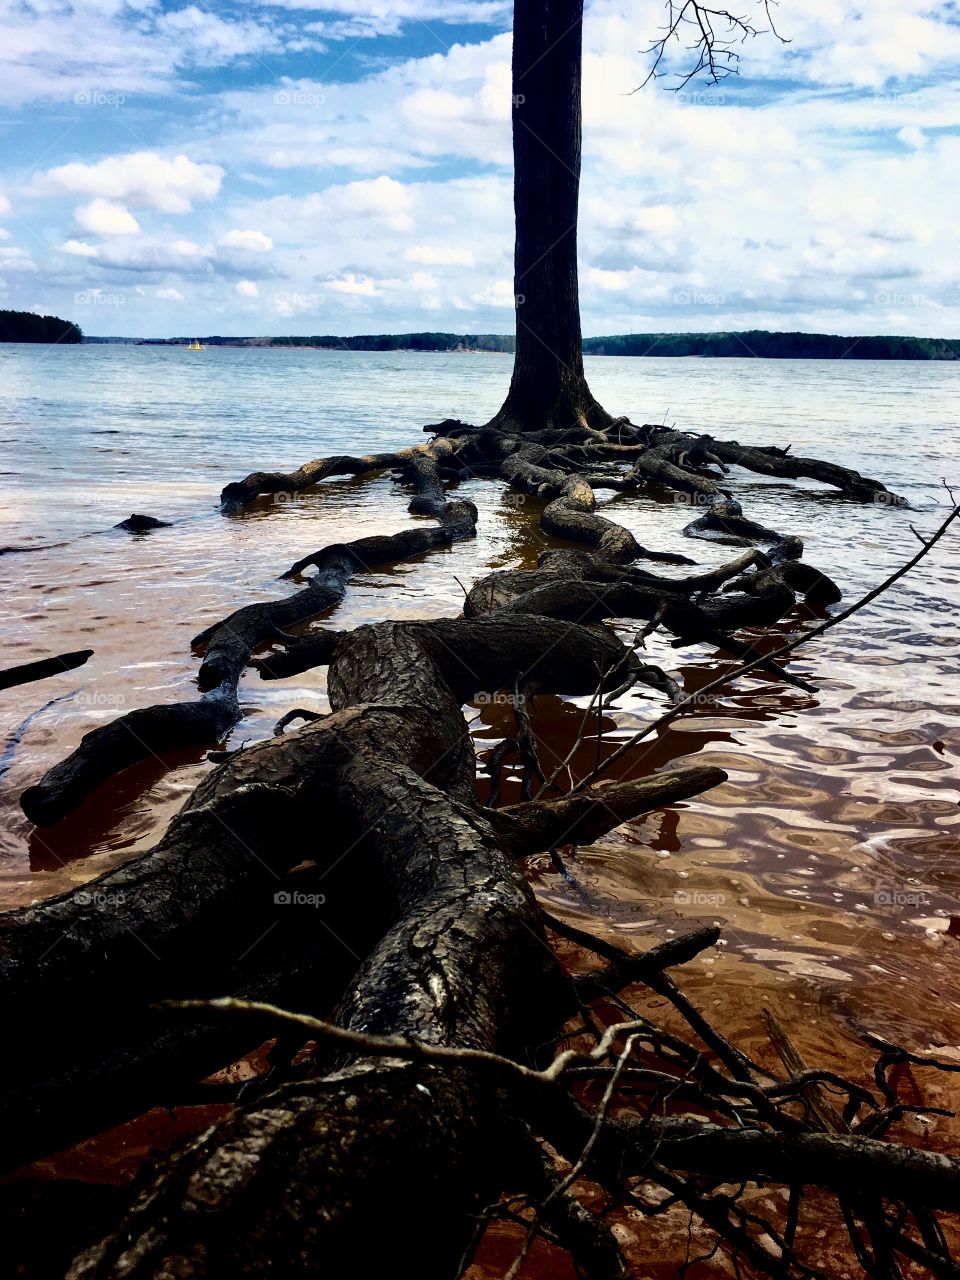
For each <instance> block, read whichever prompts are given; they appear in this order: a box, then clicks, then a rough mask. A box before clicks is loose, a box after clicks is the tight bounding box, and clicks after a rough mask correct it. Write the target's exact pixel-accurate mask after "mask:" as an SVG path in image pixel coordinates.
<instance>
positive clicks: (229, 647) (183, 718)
mask: <svg viewBox="0 0 960 1280" xmlns="http://www.w3.org/2000/svg"><path fill="white" fill-rule="evenodd" d="M432 483H433V482H432V480H431V481H430V485H431V487H432ZM424 487H425V488H426V487H427V486H426V484H425V486H424ZM414 501H419V502H420V503H421V509H422V508H423V506H424V505H426V504H429V505H430V508H431V510H430V512H429V513H428V514H437V516H438V518H439V520H440V525H439V527H438V528H436V529H433V528H414V529H404V530H402V531H401V532H400V533H396V534H393V535H391V536H389V537H371V538H360V539H358V540H357V541H356V542H348V543H338V544H336V545H334V546H331V547H326V548H324V550H322V551H318V552H315V553H314V554H313V555H310V556H307V557H305V558H304V559H303V560H301V561H298V563H297V564H295V565H293V566H292V567H291V568H290V569H289V570H288V571H287V572H286V573H285V574H284V575H283V576H284V577H285V578H289V577H293V576H295V575H297V574H298V573H300V571H301V570H302V569H304V568H306V567H307V566H308V565H311V564H312V565H316V566H317V569H318V572H317V574H316V576H315V577H313V578H312V579H311V580H310V582H309V583H308V585H307V586H306V587H304V588H302V589H301V590H300V591H297V592H295V593H294V594H293V595H289V596H285V597H283V598H282V599H279V600H272V601H268V602H266V603H263V604H252V605H247V606H246V607H245V608H243V609H238V610H237V611H236V612H235V613H232V614H231V615H230V616H229V617H228V618H226V619H224V620H223V621H222V622H218V623H215V624H214V625H213V626H211V627H208V628H207V629H206V630H205V631H202V632H201V633H200V634H199V635H198V636H196V637H195V638H194V641H193V644H194V646H196V647H199V646H202V645H206V654H205V656H204V659H203V661H202V663H201V665H200V670H199V673H198V677H197V679H198V683H199V686H200V689H201V691H203V692H202V697H200V698H199V699H197V700H196V701H193V702H179V703H160V704H157V705H154V706H151V707H141V708H138V709H136V710H134V711H130V712H127V714H126V715H123V716H120V717H119V718H118V719H116V720H113V721H111V722H110V723H109V724H107V725H104V726H103V727H101V728H98V729H92V730H91V731H90V732H89V733H87V734H84V736H83V739H82V740H81V742H80V745H79V747H77V749H76V750H75V751H74V752H73V753H72V754H71V755H69V756H67V757H66V759H64V760H62V761H60V762H59V763H57V764H55V765H54V766H53V767H52V768H51V769H49V770H48V771H47V772H46V773H45V774H44V776H43V777H42V778H41V779H40V781H39V782H38V783H36V784H35V785H34V786H32V787H29V788H28V789H27V790H26V791H25V792H24V793H23V795H22V796H21V797H20V804H21V807H22V808H23V811H24V813H25V814H26V815H27V817H28V818H29V819H30V821H31V822H34V823H36V824H37V825H38V826H50V825H52V824H53V823H55V822H58V821H59V820H60V819H61V818H62V817H64V816H65V815H66V814H68V813H70V812H71V811H72V810H73V809H75V808H76V807H77V805H79V804H80V803H81V802H82V801H83V800H84V799H85V798H86V796H87V795H89V794H90V792H91V791H93V790H94V789H95V788H96V787H98V786H101V785H102V784H103V783H104V782H105V781H106V780H107V779H108V778H111V777H113V776H114V774H116V773H119V772H120V771H121V770H123V769H126V768H128V767H129V766H130V765H131V764H135V763H136V762H137V761H138V760H144V759H147V758H148V757H149V756H158V755H162V754H163V753H164V752H166V751H171V750H173V749H175V748H177V747H184V746H193V745H201V744H203V743H208V742H209V743H211V744H212V743H215V742H219V741H220V740H221V739H222V738H223V737H224V735H225V734H226V733H227V732H228V731H229V730H230V729H231V728H232V727H233V725H234V724H236V722H237V721H238V720H239V719H240V704H239V700H238V697H237V686H238V684H239V681H240V677H241V676H242V674H243V671H244V668H245V667H246V666H247V665H248V664H249V662H250V659H251V656H252V654H253V652H254V651H255V650H256V649H257V648H260V647H261V646H263V645H265V644H266V643H267V642H268V641H270V640H271V639H273V638H274V637H275V636H276V635H277V633H278V632H282V631H283V629H284V628H286V627H290V626H294V625H296V624H297V623H299V622H305V621H306V620H307V619H308V618H312V617H315V616H316V615H317V614H319V613H322V612H324V611H326V610H328V609H331V608H333V606H334V605H336V604H339V602H340V601H341V600H342V599H343V596H344V593H345V591H346V586H347V582H348V581H349V579H350V578H351V577H352V576H353V574H354V573H355V572H356V571H357V570H358V569H369V568H372V567H373V566H374V565H377V564H380V565H382V564H389V563H392V562H394V561H397V560H403V559H407V558H410V557H413V556H417V555H421V554H423V553H424V552H426V551H429V550H431V549H432V548H434V547H444V546H449V545H450V543H452V542H455V541H457V540H459V539H461V538H469V537H472V536H473V534H474V532H475V530H476V520H477V511H476V507H474V505H473V503H471V502H461V501H455V502H449V503H447V502H446V501H445V499H443V498H442V496H441V497H440V498H438V497H437V496H436V495H435V494H433V493H432V492H431V493H426V492H424V493H418V495H417V497H416V498H415V499H414ZM411 505H412V504H411Z"/></svg>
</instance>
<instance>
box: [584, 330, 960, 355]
mask: <svg viewBox="0 0 960 1280" xmlns="http://www.w3.org/2000/svg"><path fill="white" fill-rule="evenodd" d="M583 349H584V351H585V352H586V353H587V354H588V355H594V356H740V357H741V358H742V357H744V356H747V357H749V356H757V357H760V358H761V359H767V360H957V359H960V339H956V338H902V337H872V338H869V337H868V338H844V337H840V336H838V335H837V334H832V333H770V332H769V331H768V330H766V329H749V330H747V331H746V332H745V333H627V334H620V335H615V336H613V337H609V338H587V339H586V340H585V341H584V344H583Z"/></svg>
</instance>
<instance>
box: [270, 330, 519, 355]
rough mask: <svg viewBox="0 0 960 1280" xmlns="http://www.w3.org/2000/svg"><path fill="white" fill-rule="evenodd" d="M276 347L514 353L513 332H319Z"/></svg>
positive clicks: (274, 341)
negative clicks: (344, 335) (340, 335)
mask: <svg viewBox="0 0 960 1280" xmlns="http://www.w3.org/2000/svg"><path fill="white" fill-rule="evenodd" d="M270 345H271V346H274V347H333V348H334V349H336V348H339V349H340V350H344V349H345V350H347V351H458V350H459V351H502V352H507V353H512V352H513V348H514V338H513V334H506V333H470V334H467V333H400V334H392V333H385V334H383V333H382V334H358V335H356V336H355V337H352V338H338V337H336V336H331V335H319V336H316V337H312V338H273V339H272V340H271V343H270Z"/></svg>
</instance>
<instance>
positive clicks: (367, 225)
mask: <svg viewBox="0 0 960 1280" xmlns="http://www.w3.org/2000/svg"><path fill="white" fill-rule="evenodd" d="M179 2H180V3H181V7H180V8H179V9H172V8H169V7H163V8H162V7H160V6H158V5H147V6H146V7H145V8H141V10H140V11H139V14H138V17H137V19H136V21H135V22H133V23H132V24H128V26H129V30H127V29H126V28H124V31H125V34H124V37H123V41H121V42H120V43H121V44H122V45H123V47H124V49H125V50H126V53H127V61H128V63H129V68H130V72H129V74H130V76H131V77H138V78H139V80H140V82H148V81H149V78H150V77H151V76H153V77H154V78H155V80H154V82H155V83H157V82H160V81H163V82H166V83H175V77H176V76H177V75H178V74H180V73H181V72H182V70H183V68H185V67H187V66H190V65H194V66H199V65H210V66H228V65H229V64H231V63H237V62H243V63H244V65H245V68H246V70H245V72H244V76H243V78H242V80H241V79H240V77H236V78H234V79H233V80H231V78H230V77H229V76H227V75H221V74H219V73H218V76H217V81H216V85H212V86H210V87H203V88H201V87H200V85H199V82H197V83H195V84H194V85H193V86H192V87H191V92H190V98H189V99H186V98H181V99H176V100H174V101H173V103H172V105H171V107H170V109H169V111H168V113H167V114H165V115H160V117H159V118H161V119H162V123H163V131H162V137H163V140H164V143H166V141H167V139H169V138H170V137H171V136H172V137H174V138H176V140H177V145H176V146H175V147H171V148H170V150H169V151H167V150H166V149H163V148H161V149H151V147H153V146H156V145H157V144H155V143H154V141H153V137H154V135H152V134H149V133H147V134H145V135H144V136H145V142H144V144H143V150H141V151H138V152H136V153H134V154H133V155H119V156H111V157H106V158H103V157H100V156H92V157H91V156H86V157H84V155H83V153H80V155H79V157H78V159H77V161H76V162H75V163H73V164H64V165H62V166H59V167H58V168H56V169H51V170H49V171H48V172H47V173H44V174H41V175H40V177H39V178H38V179H36V180H35V181H34V183H33V185H32V186H31V187H30V188H28V191H29V192H30V193H31V194H33V195H35V196H42V197H44V198H47V199H48V200H49V201H50V203H48V204H45V205H44V206H43V209H42V211H41V213H40V214H39V215H38V216H42V217H43V219H44V221H43V223H42V224H40V225H41V226H42V227H43V229H44V230H45V229H46V228H48V227H51V226H52V227H54V228H55V235H56V237H57V242H59V244H60V252H61V253H62V255H63V258H62V259H61V261H63V262H65V263H67V265H68V266H69V268H70V269H71V270H73V271H75V272H76V273H78V274H79V275H80V277H81V279H82V281H84V282H86V281H89V282H90V283H91V284H92V283H96V280H97V279H98V278H99V276H98V273H100V274H101V275H103V277H104V279H106V280H108V281H110V282H116V283H117V284H118V285H119V284H124V285H125V287H126V286H128V285H129V282H130V281H133V280H136V279H138V278H144V277H145V278H147V279H150V278H151V273H152V276H153V279H154V281H155V283H159V282H160V281H162V283H163V287H164V288H173V287H174V286H175V285H177V284H179V285H180V286H181V289H177V290H176V291H177V292H180V291H181V290H182V288H183V284H184V282H186V281H189V282H190V289H189V300H190V303H191V314H193V309H194V308H195V307H197V306H203V307H207V308H208V313H209V314H210V316H211V320H210V322H209V323H210V326H211V328H212V327H214V324H216V327H217V328H218V329H219V330H220V331H228V329H227V323H228V322H227V320H226V319H225V317H229V315H230V308H231V307H234V308H236V306H237V298H238V297H240V298H244V299H245V305H244V308H243V315H244V320H243V327H244V329H245V330H247V331H249V329H250V320H249V316H250V314H251V313H254V314H256V313H257V312H258V311H260V310H262V314H263V317H264V320H263V324H264V329H266V328H267V327H268V326H269V325H270V324H271V323H273V324H275V322H276V318H277V316H278V315H280V316H284V317H288V318H289V319H290V321H291V325H290V327H291V330H294V329H297V328H299V329H300V331H312V332H318V331H328V332H349V331H356V326H357V325H358V324H359V323H361V322H362V324H363V327H364V328H375V329H378V330H386V329H403V328H421V327H430V328H438V327H444V328H446V327H451V328H465V329H466V330H467V331H476V330H483V329H493V330H500V331H503V330H506V329H509V328H510V327H511V326H512V314H511V312H512V308H513V305H514V303H513V283H512V236H513V227H512V207H511V173H510V163H511V144H510V92H511V85H510V38H509V34H508V33H507V32H506V27H507V25H508V23H509V18H510V6H509V5H508V4H496V3H490V4H487V3H485V2H484V0H479V2H478V3H469V2H468V0H323V2H322V3H321V0H317V2H316V3H313V2H312V0H282V3H280V4H276V3H271V4H270V5H268V4H267V3H266V0H264V3H263V4H261V5H259V6H257V5H256V4H255V5H254V6H252V7H248V8H247V9H245V10H244V11H243V15H242V17H238V18H237V19H236V21H234V20H233V19H231V18H229V17H228V16H227V15H226V14H225V13H224V14H223V15H222V16H218V15H211V14H210V13H209V11H208V10H205V9H203V8H201V6H199V5H191V4H186V5H184V4H183V3H182V0H179ZM3 3H4V0H0V9H2V6H3ZM58 3H59V4H60V6H61V8H62V10H63V11H64V13H65V14H66V13H67V11H69V12H74V11H75V10H76V8H77V6H76V5H75V4H73V3H72V0H58ZM90 4H91V5H93V6H94V8H95V9H96V12H97V13H98V14H101V15H102V14H104V13H106V12H107V10H108V9H109V11H110V13H111V14H112V15H113V16H112V17H111V19H110V22H111V23H112V24H113V26H112V27H111V31H112V32H113V35H112V36H111V37H110V39H109V40H107V39H104V40H102V41H101V48H100V50H99V52H98V53H96V57H97V58H99V59H100V61H99V62H96V61H91V62H90V64H89V65H91V66H93V65H96V66H101V65H107V64H108V63H109V64H110V65H120V63H121V62H122V61H123V59H121V57H120V56H119V53H118V48H119V45H118V43H117V39H116V31H117V30H118V29H119V28H118V27H117V23H119V22H120V19H119V18H117V16H116V15H118V14H119V13H120V9H119V8H118V7H115V6H113V5H112V3H111V4H109V5H108V4H107V3H106V2H105V0H104V3H103V4H101V3H100V0H90ZM278 9H280V10H285V11H286V15H288V16H289V22H288V21H287V16H285V15H284V14H283V13H281V14H280V16H279V17H278V15H277V10H278ZM23 12H24V10H23V9H22V8H21V7H19V6H18V7H17V10H16V12H15V13H14V15H13V21H12V23H11V30H12V32H13V40H14V48H15V50H17V49H18V50H19V53H17V52H16V51H15V53H14V54H13V55H11V56H13V57H14V59H15V61H16V60H18V59H19V62H18V65H20V66H21V70H22V68H23V66H27V67H28V70H29V74H30V75H33V76H35V77H36V79H37V83H41V82H42V79H43V76H44V75H47V74H49V75H50V76H55V75H59V74H61V73H60V72H59V71H55V70H54V69H53V68H51V67H49V66H48V65H47V64H45V63H44V62H43V59H42V57H41V56H40V54H39V53H38V52H37V49H38V48H39V46H36V45H35V44H31V43H30V41H29V40H27V39H26V37H25V36H24V35H23V33H22V31H21V27H20V26H18V23H20V17H22V13H23ZM40 12H41V11H40V10H39V9H37V13H40ZM44 12H46V11H44ZM92 12H93V10H91V13H92ZM18 14H19V15H20V17H18V16H17V15H18ZM780 17H781V21H782V24H783V28H784V34H785V35H787V36H789V37H790V39H791V44H789V45H781V44H779V43H778V42H777V41H776V40H774V39H772V38H764V39H760V38H758V39H756V40H753V41H749V42H747V44H746V45H745V46H744V47H743V48H742V49H741V53H742V55H743V63H742V70H743V75H742V77H741V78H740V79H739V80H736V81H728V82H726V83H724V84H722V85H720V86H709V85H691V86H688V88H687V90H685V91H684V92H683V93H682V94H677V95H674V94H669V93H665V92H663V91H662V89H660V88H658V87H653V86H650V87H648V88H646V89H644V90H643V91H642V92H638V93H632V92H631V91H632V90H634V89H636V87H637V85H638V84H639V83H640V82H641V81H642V79H643V75H644V73H645V66H644V60H643V58H642V57H641V56H640V55H639V54H637V53H636V52H634V51H635V50H637V49H639V48H641V47H642V46H643V44H644V42H645V37H646V36H647V35H649V34H650V33H652V32H655V31H656V29H657V28H658V26H659V25H660V24H661V23H662V20H663V4H662V0H631V3H630V4H629V5H627V4H626V2H625V0H592V3H588V6H587V12H586V18H585V24H584V35H585V42H586V48H585V61H584V153H583V162H584V168H583V184H582V194H581V220H580V233H579V248H580V257H581V263H582V270H581V301H582V306H583V312H584V329H585V331H586V332H588V333H597V332H616V331H624V330H630V329H633V330H641V329H664V328H676V327H682V328H698V329H706V328H725V327H746V326H751V325H755V324H766V325H767V327H775V328H776V327H796V326H797V325H802V326H803V327H815V328H830V327H833V328H835V329H836V328H842V329H844V330H845V331H870V330H882V329H883V328H884V327H885V326H887V325H891V324H895V325H896V327H897V328H899V329H900V330H904V329H908V330H912V331H914V332H940V333H943V332H952V331H953V330H954V329H960V311H958V305H957V304H958V301H960V299H958V295H957V288H956V283H955V281H956V268H955V265H954V263H953V261H952V258H951V254H950V253H949V252H947V251H945V248H944V246H946V245H949V244H951V243H952V239H953V236H954V232H953V228H952V224H951V218H950V212H951V211H952V209H953V207H954V206H955V203H956V199H957V196H958V195H960V191H958V189H957V188H958V185H960V166H958V164H957V161H958V159H960V154H958V147H960V142H958V139H957V136H956V135H957V126H956V121H957V119H958V118H960V85H958V82H957V81H956V79H951V77H950V75H949V74H946V73H945V70H946V68H947V67H948V65H951V64H953V63H955V62H956V60H957V57H958V54H960V49H958V43H957V42H958V39H960V28H958V27H956V25H955V24H953V23H952V22H951V21H950V20H949V15H948V13H947V7H946V6H943V7H940V8H937V7H935V6H931V5H930V4H929V3H928V0H876V4H874V5H871V6H870V7H869V8H868V9H866V10H864V9H863V7H862V4H859V3H857V4H855V3H854V0H809V3H805V4H804V5H803V6H802V8H796V9H791V10H790V11H789V12H788V11H787V9H786V7H785V8H784V9H783V11H782V13H781V15H780ZM268 18H269V23H268ZM423 21H426V22H427V24H428V25H429V24H431V23H446V22H456V23H458V24H464V23H470V22H474V21H476V22H479V23H486V24H488V25H487V26H486V27H476V28H465V29H463V30H461V29H460V28H459V27H458V28H457V29H456V36H457V41H456V42H453V43H450V44H449V46H448V44H447V39H446V37H444V36H443V35H442V29H439V32H438V31H435V32H434V34H433V35H431V32H430V31H427V30H426V29H425V28H423V27H422V26H419V25H418V23H419V22H423ZM65 22H66V27H65V28H64V29H65V30H66V31H67V35H66V37H62V36H61V37H60V39H61V41H62V40H63V39H64V38H66V39H71V38H72V37H71V35H70V30H71V28H70V20H69V17H67V18H65ZM21 25H22V24H21ZM90 25H91V27H94V26H95V25H96V23H95V22H94V19H93V17H91V19H90ZM265 25H269V26H270V27H271V31H272V35H270V37H269V38H272V39H275V40H276V41H277V42H278V43H276V44H274V45H273V46H272V47H271V48H272V52H271V58H270V74H269V75H267V74H266V72H265V69H264V68H262V67H258V65H257V64H256V62H255V61H254V59H255V58H256V56H257V53H258V49H259V51H260V52H262V51H263V50H264V49H265V48H267V45H266V44H265V43H263V42H264V41H266V40H267V39H268V35H266V34H264V32H263V30H262V28H263V27H264V26H265ZM293 28H296V32H294V30H293ZM400 31H404V32H405V33H406V34H407V35H408V37H409V38H410V39H411V41H412V40H413V38H417V39H419V41H420V48H421V53H420V55H419V56H416V57H409V56H403V57H400V58H397V59H396V60H393V61H389V60H387V59H386V58H380V57H377V59H376V60H374V59H373V58H372V57H370V53H371V50H370V48H369V47H367V49H366V52H365V53H362V57H360V58H358V55H357V53H355V52H353V50H352V49H350V48H349V47H348V44H345V43H344V42H349V45H352V44H354V43H355V42H357V41H364V40H365V39H366V38H367V37H370V38H374V37H377V36H381V37H382V36H385V35H389V34H393V33H397V32H400ZM465 33H466V37H467V38H464V34H465ZM471 33H472V34H471ZM437 34H439V35H440V38H436V36H437ZM298 39H299V43H296V41H297V40H298ZM111 40H112V41H113V43H111ZM17 41H20V44H19V45H17V44H16V42H17ZM77 41H78V44H77V48H78V50H82V51H83V52H82V54H78V57H89V58H91V59H93V58H94V51H93V49H92V42H91V41H89V40H86V42H85V43H84V41H85V37H83V36H82V35H81V34H80V33H78V34H77ZM311 41H312V42H313V43H312V45H311ZM258 42H259V43H258ZM324 42H326V43H328V44H330V46H331V54H330V56H329V57H328V58H326V59H322V58H320V57H315V58H313V59H312V60H311V58H310V57H309V56H308V55H309V51H310V49H311V48H312V49H313V50H314V51H315V50H316V48H317V45H318V43H324ZM335 44H338V45H339V47H338V48H335V47H334V46H335ZM178 45H179V46H181V47H180V48H179V49H176V46H178ZM408 47H409V46H408V45H405V46H404V48H405V49H406V48H408ZM295 48H296V49H297V50H299V53H298V55H297V57H296V58H292V57H288V56H287V55H289V54H290V53H291V51H292V50H294V49H295ZM175 49H176V52H175V53H174V50H175ZM377 52H378V54H379V52H381V50H378V51H377ZM4 56H6V50H4V51H0V83H2V79H3V65H2V64H3V58H4ZM191 59H193V62H192V63H191ZM80 65H83V66H86V65H87V64H86V63H81V64H80ZM45 68H46V69H45ZM250 69H252V73H251V70H250ZM274 73H277V74H274ZM23 74H24V75H26V74H27V73H26V72H24V73H23ZM277 75H279V78H277ZM93 83H99V84H101V85H104V86H110V85H111V84H114V85H118V86H121V87H122V85H123V84H126V83H127V80H116V81H110V80H106V79H101V80H100V81H94V82H93ZM223 83H227V84H230V83H233V84H235V85H242V86H243V87H234V88H229V89H226V90H221V89H220V88H219V87H218V86H219V85H221V84H223ZM3 92H4V90H3V89H2V88H0V97H2V94H3ZM173 92H174V93H176V90H174V91H173ZM187 105H189V107H190V108H191V109H190V110H181V109H179V108H182V107H184V106H187ZM194 105H198V106H200V107H202V110H196V111H194V110H193V109H192V108H193V107H194ZM118 109H119V108H118ZM139 124H140V126H142V120H140V122H139ZM138 127H139V126H138ZM70 197H80V198H81V200H82V202H83V203H82V204H81V209H82V210H83V211H84V212H83V213H82V214H81V213H80V211H78V214H77V216H76V220H75V221H71V218H70V209H71V208H72V206H73V205H74V204H75V203H76V200H75V199H70ZM53 201H57V204H56V205H54V204H53ZM24 203H25V204H26V203H27V202H24ZM0 210H2V205H0ZM131 210H133V211H135V213H136V217H134V213H133V212H131ZM141 211H144V212H141ZM22 212H23V210H22V207H21V206H20V203H19V202H18V214H21V215H22ZM58 216H59V217H60V222H59V224H58V223H57V222H56V221H55V219H56V218H57V217H58ZM125 218H129V219H130V220H131V222H133V223H134V224H136V223H137V222H138V221H139V223H141V224H143V228H144V229H143V230H141V231H140V234H139V235H137V234H135V233H134V229H133V227H131V226H130V225H129V223H126V226H127V228H128V231H127V233H126V234H125V233H124V232H123V230H122V224H124V222H125ZM172 219H177V221H175V222H173V221H172ZM100 241H103V243H101V242H100ZM42 267H43V262H42V259H41V268H42ZM84 273H86V274H85V275H84ZM51 279H52V280H53V281H54V282H55V281H56V273H52V275H51ZM264 280H274V281H276V286H275V289H273V290H267V289H265V288H264V286H263V281H264ZM258 282H259V284H258ZM247 285H250V286H253V287H254V288H257V290H258V292H257V293H256V294H254V293H252V292H250V291H249V290H247V289H246V286H247ZM150 297H151V298H152V297H157V298H159V293H155V292H153V291H151V292H150ZM165 301H167V302H175V301H176V299H172V298H168V299H165ZM170 310H171V312H172V308H171V309H170ZM237 310H238V312H239V308H237ZM127 314H132V313H130V312H128V313H127ZM904 316H906V319H904ZM214 317H216V319H215V320H214ZM158 323H162V324H164V325H167V324H170V323H172V321H171V319H170V317H169V315H166V316H164V317H163V320H162V322H161V321H158ZM306 326H309V329H307V328H306Z"/></svg>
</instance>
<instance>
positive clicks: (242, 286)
mask: <svg viewBox="0 0 960 1280" xmlns="http://www.w3.org/2000/svg"><path fill="white" fill-rule="evenodd" d="M234 289H235V290H236V292H237V293H239V295H240V297H241V298H258V297H259V296H260V290H259V289H258V288H257V286H256V284H255V283H254V281H253V280H238V281H237V283H236V284H235V285H234Z"/></svg>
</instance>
